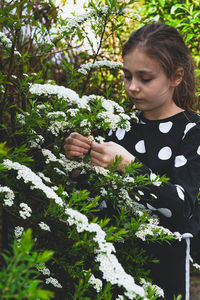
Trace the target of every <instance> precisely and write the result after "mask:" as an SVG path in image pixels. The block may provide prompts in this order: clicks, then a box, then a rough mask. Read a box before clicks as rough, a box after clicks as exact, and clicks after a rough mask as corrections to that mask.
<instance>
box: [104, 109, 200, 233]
mask: <svg viewBox="0 0 200 300" xmlns="http://www.w3.org/2000/svg"><path fill="white" fill-rule="evenodd" d="M138 117H139V123H134V122H133V123H132V124H131V130H130V131H129V132H125V130H123V129H120V128H119V129H117V130H116V131H114V132H113V131H112V130H111V131H110V132H109V133H108V140H110V141H114V142H116V143H118V144H120V145H122V146H123V147H124V148H126V149H127V150H128V151H129V152H130V153H131V154H133V155H134V156H135V161H136V162H140V163H142V167H141V169H140V172H141V174H149V175H150V178H151V179H152V186H150V187H149V188H148V189H145V190H143V192H144V196H142V197H141V202H142V203H144V204H145V205H146V207H147V208H148V209H150V210H152V211H153V212H154V213H155V214H157V215H158V216H159V218H160V225H162V226H164V227H167V228H169V229H170V230H172V231H179V232H180V233H182V234H183V233H188V232H189V233H191V234H192V235H196V234H197V233H198V232H199V231H200V212H199V208H198V199H197V195H198V193H199V188H200V115H198V114H196V113H194V112H191V111H184V112H181V113H178V114H176V115H174V116H172V117H169V118H166V119H162V120H147V119H145V118H144V117H143V113H142V112H139V113H138ZM158 174H159V175H160V176H162V175H164V174H165V175H166V176H167V177H168V178H169V179H170V180H169V181H168V182H166V183H163V184H160V182H159V181H154V179H155V178H156V176H157V175H158Z"/></svg>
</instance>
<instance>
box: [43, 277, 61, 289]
mask: <svg viewBox="0 0 200 300" xmlns="http://www.w3.org/2000/svg"><path fill="white" fill-rule="evenodd" d="M49 283H51V284H52V285H53V286H55V287H57V288H59V289H61V288H62V285H61V284H60V283H59V282H58V280H57V279H55V278H53V277H49V278H47V279H46V284H49Z"/></svg>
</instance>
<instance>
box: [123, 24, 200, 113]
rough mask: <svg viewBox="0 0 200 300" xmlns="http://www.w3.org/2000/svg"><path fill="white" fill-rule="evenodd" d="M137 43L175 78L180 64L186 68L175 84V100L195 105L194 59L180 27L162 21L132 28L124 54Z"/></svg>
mask: <svg viewBox="0 0 200 300" xmlns="http://www.w3.org/2000/svg"><path fill="white" fill-rule="evenodd" d="M136 47H139V48H140V49H141V51H144V52H145V53H146V54H147V55H148V56H150V57H152V58H154V59H156V60H157V61H159V63H160V64H161V66H162V68H163V70H164V72H165V74H166V75H167V77H168V78H170V79H173V78H174V75H175V72H176V70H177V68H179V67H182V68H183V70H184V76H183V79H182V81H181V83H180V84H179V85H178V86H177V87H175V90H174V95H173V100H174V102H175V103H176V105H178V106H179V107H181V108H183V109H186V110H193V109H196V106H197V98H196V96H195V90H196V89H195V77H194V63H193V60H192V58H191V56H190V53H189V49H188V48H187V47H186V45H185V43H184V41H183V38H182V36H181V35H180V34H179V33H178V31H177V30H176V29H175V28H174V27H171V26H169V25H166V24H163V23H153V24H148V25H145V26H143V27H142V28H140V29H138V30H136V31H134V32H132V34H131V35H130V38H129V40H128V41H127V42H126V43H125V44H124V46H123V48H122V56H123V57H124V56H125V55H126V54H127V53H129V52H130V51H132V50H133V49H134V48H136Z"/></svg>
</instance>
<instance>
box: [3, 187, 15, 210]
mask: <svg viewBox="0 0 200 300" xmlns="http://www.w3.org/2000/svg"><path fill="white" fill-rule="evenodd" d="M0 193H5V196H4V199H3V201H4V205H7V206H12V205H13V204H14V201H13V200H14V198H15V195H14V193H13V191H12V190H11V189H10V188H9V187H7V186H1V185H0Z"/></svg>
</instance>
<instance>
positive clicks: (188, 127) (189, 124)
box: [182, 123, 196, 139]
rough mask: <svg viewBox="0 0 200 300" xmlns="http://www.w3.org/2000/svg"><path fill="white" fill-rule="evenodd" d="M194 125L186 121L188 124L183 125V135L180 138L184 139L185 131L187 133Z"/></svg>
mask: <svg viewBox="0 0 200 300" xmlns="http://www.w3.org/2000/svg"><path fill="white" fill-rule="evenodd" d="M195 125H196V123H188V124H187V125H186V126H185V130H184V135H183V138H182V139H184V137H185V135H186V133H187V132H188V131H189V130H190V129H191V128H192V127H194V126H195Z"/></svg>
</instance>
